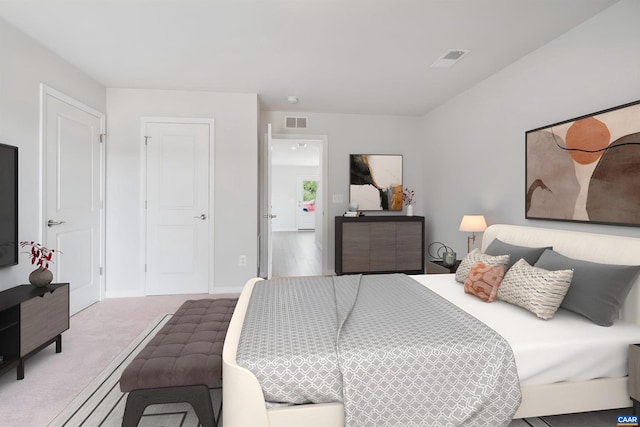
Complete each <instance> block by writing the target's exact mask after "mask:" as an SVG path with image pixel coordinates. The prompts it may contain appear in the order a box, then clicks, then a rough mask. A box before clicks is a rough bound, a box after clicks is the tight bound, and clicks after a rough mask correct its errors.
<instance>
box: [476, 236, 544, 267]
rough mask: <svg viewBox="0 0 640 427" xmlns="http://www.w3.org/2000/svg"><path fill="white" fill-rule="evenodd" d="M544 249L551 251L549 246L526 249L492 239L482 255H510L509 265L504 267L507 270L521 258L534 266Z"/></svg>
mask: <svg viewBox="0 0 640 427" xmlns="http://www.w3.org/2000/svg"><path fill="white" fill-rule="evenodd" d="M545 249H553V248H552V247H551V246H547V247H544V248H528V247H526V246H518V245H512V244H511V243H505V242H503V241H502V240H500V239H493V242H491V243H490V244H489V246H487V249H485V251H484V253H485V254H489V255H494V256H495V255H507V254H508V255H511V257H510V258H509V264H507V266H506V269H505V271H506V270H509V269H510V268H511V266H512V265H513V264H515V263H516V262H517V261H518V260H519V259H520V258H523V259H524V260H525V261H527V262H528V263H529V265H534V264H535V263H536V261H538V258H540V255H542V253H543V252H544V250H545Z"/></svg>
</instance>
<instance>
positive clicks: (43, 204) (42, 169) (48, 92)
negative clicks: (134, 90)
mask: <svg viewBox="0 0 640 427" xmlns="http://www.w3.org/2000/svg"><path fill="white" fill-rule="evenodd" d="M47 96H51V97H53V98H56V99H58V100H59V101H62V102H65V103H67V104H69V105H71V106H73V107H75V108H77V109H79V110H82V111H84V112H85V113H87V114H90V115H92V116H95V117H97V118H98V119H99V120H100V183H99V186H100V225H99V232H100V236H99V239H100V244H99V245H98V246H99V247H100V253H99V254H98V262H99V264H100V275H99V287H100V295H99V301H102V300H103V299H104V298H105V291H106V290H105V283H106V281H105V280H106V275H107V271H106V264H105V257H106V227H105V209H106V207H105V204H106V203H105V194H106V179H105V177H106V171H105V169H106V159H105V157H106V156H105V145H106V115H105V113H102V112H100V111H98V110H96V109H95V108H92V107H90V106H88V105H86V104H84V103H83V102H81V101H78V100H77V99H75V98H73V97H71V96H69V95H67V94H65V93H63V92H60V91H59V90H56V89H54V88H52V87H51V86H48V85H46V84H44V83H40V123H39V127H40V135H39V141H38V150H39V156H38V163H39V168H38V170H39V172H38V173H39V176H38V185H39V188H38V193H39V194H40V198H39V199H40V200H39V204H40V206H39V209H38V222H39V224H40V227H39V231H38V234H39V235H38V240H39V241H40V242H43V241H44V240H43V239H44V237H45V236H46V235H47V224H46V221H45V218H47V212H46V211H47V194H46V188H47V186H46V185H45V179H46V177H47V171H46V165H47V162H46V159H45V153H46V149H45V148H46V147H45V146H44V144H45V139H46V135H45V128H44V125H45V122H46V117H47V102H46V100H47ZM44 244H45V245H49V244H50V243H49V242H44Z"/></svg>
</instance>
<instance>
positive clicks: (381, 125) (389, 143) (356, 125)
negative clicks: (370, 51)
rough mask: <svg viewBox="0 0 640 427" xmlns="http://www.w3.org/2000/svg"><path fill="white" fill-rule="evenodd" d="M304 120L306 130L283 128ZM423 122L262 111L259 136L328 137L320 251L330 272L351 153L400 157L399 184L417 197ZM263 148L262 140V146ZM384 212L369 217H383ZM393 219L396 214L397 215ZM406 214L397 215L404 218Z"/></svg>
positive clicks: (420, 184) (417, 210)
mask: <svg viewBox="0 0 640 427" xmlns="http://www.w3.org/2000/svg"><path fill="white" fill-rule="evenodd" d="M287 115H302V116H306V117H308V121H307V124H308V127H307V129H291V130H289V129H285V128H284V117H285V116H287ZM421 121H422V119H421V118H417V117H400V116H373V115H358V114H327V113H308V112H299V111H297V112H295V113H292V112H282V111H278V112H273V111H265V112H263V113H262V115H261V119H260V129H261V132H260V135H264V134H265V133H266V129H267V124H268V123H271V124H272V126H273V133H274V134H306V135H327V137H328V150H327V151H328V160H327V161H328V177H327V184H328V194H329V196H328V200H326V203H325V212H326V215H327V216H328V230H327V235H328V241H327V242H326V243H325V247H324V248H323V250H325V251H326V252H327V257H328V267H329V270H330V271H334V266H335V244H334V240H335V238H334V235H335V220H334V217H335V216H339V215H342V214H343V213H344V211H345V210H347V204H348V201H349V154H402V155H403V183H404V185H405V186H409V187H411V188H414V189H415V190H416V192H417V194H420V192H421V191H422V188H423V187H424V183H423V182H422V177H421V175H422V172H421V171H422V169H423V168H424V166H425V159H424V158H423V157H422V155H421V153H422V151H421V149H420V146H421V145H422V144H423V141H424V138H422V137H421V136H420V134H419V131H420V124H421ZM262 143H263V144H264V141H262ZM333 195H341V196H343V198H344V202H342V203H333V202H332V200H333V198H332V196H333ZM424 202H425V201H424V200H421V199H420V198H417V200H416V206H415V210H414V215H423V214H424V212H425V211H424V205H423V203H424ZM385 214H387V213H369V215H385ZM396 214H397V213H396ZM403 214H404V212H402V213H400V215H403Z"/></svg>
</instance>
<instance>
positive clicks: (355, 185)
mask: <svg viewBox="0 0 640 427" xmlns="http://www.w3.org/2000/svg"><path fill="white" fill-rule="evenodd" d="M349 165H350V168H349V169H350V181H349V204H350V205H355V204H357V205H358V210H360V211H387V210H389V211H401V210H402V156H401V155H382V154H350V155H349Z"/></svg>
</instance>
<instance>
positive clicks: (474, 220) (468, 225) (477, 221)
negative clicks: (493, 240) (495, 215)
mask: <svg viewBox="0 0 640 427" xmlns="http://www.w3.org/2000/svg"><path fill="white" fill-rule="evenodd" d="M486 229H487V222H486V221H485V220H484V215H464V216H463V217H462V221H461V222H460V231H467V232H471V236H469V237H467V253H469V251H470V249H471V242H474V243H475V242H476V234H475V232H476V231H478V232H480V231H484V230H486Z"/></svg>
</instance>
